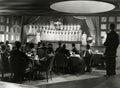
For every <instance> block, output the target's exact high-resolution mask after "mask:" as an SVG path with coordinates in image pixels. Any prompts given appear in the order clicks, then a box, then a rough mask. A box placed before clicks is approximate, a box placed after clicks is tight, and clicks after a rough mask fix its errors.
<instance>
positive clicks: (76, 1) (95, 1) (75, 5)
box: [50, 0, 117, 13]
mask: <svg viewBox="0 0 120 88" xmlns="http://www.w3.org/2000/svg"><path fill="white" fill-rule="evenodd" d="M116 7H117V5H116V4H115V3H113V2H108V1H101V0H67V1H59V2H55V3H53V4H51V5H50V8H51V9H53V10H55V11H58V12H64V13H102V12H108V11H111V10H114V9H115V8H116Z"/></svg>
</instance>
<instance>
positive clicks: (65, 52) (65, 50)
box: [59, 44, 70, 57]
mask: <svg viewBox="0 0 120 88" xmlns="http://www.w3.org/2000/svg"><path fill="white" fill-rule="evenodd" d="M59 53H62V54H65V55H67V57H69V56H70V52H69V50H68V49H66V45H65V44H63V46H62V48H61V49H60V50H59Z"/></svg>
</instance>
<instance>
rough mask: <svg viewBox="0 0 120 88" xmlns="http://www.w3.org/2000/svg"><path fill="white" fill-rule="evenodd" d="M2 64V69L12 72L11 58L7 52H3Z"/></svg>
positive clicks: (5, 71)
mask: <svg viewBox="0 0 120 88" xmlns="http://www.w3.org/2000/svg"><path fill="white" fill-rule="evenodd" d="M1 66H2V69H1V70H2V71H3V72H4V73H8V72H10V67H9V60H8V55H7V53H6V52H4V53H1Z"/></svg>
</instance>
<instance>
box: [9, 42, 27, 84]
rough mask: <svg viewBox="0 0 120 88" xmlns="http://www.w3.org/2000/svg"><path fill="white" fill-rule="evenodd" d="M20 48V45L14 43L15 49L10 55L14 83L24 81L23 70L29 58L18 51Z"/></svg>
mask: <svg viewBox="0 0 120 88" xmlns="http://www.w3.org/2000/svg"><path fill="white" fill-rule="evenodd" d="M20 47H21V43H20V42H19V41H16V42H15V49H14V50H13V51H11V54H10V60H11V67H12V72H13V73H14V77H13V78H14V82H22V81H23V80H24V74H25V70H26V68H27V65H28V62H29V57H28V56H27V55H26V54H25V53H24V52H22V51H21V50H20Z"/></svg>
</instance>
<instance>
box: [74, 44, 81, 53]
mask: <svg viewBox="0 0 120 88" xmlns="http://www.w3.org/2000/svg"><path fill="white" fill-rule="evenodd" d="M72 51H73V52H74V53H75V54H80V53H79V51H78V50H77V48H76V46H75V43H72Z"/></svg>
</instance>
